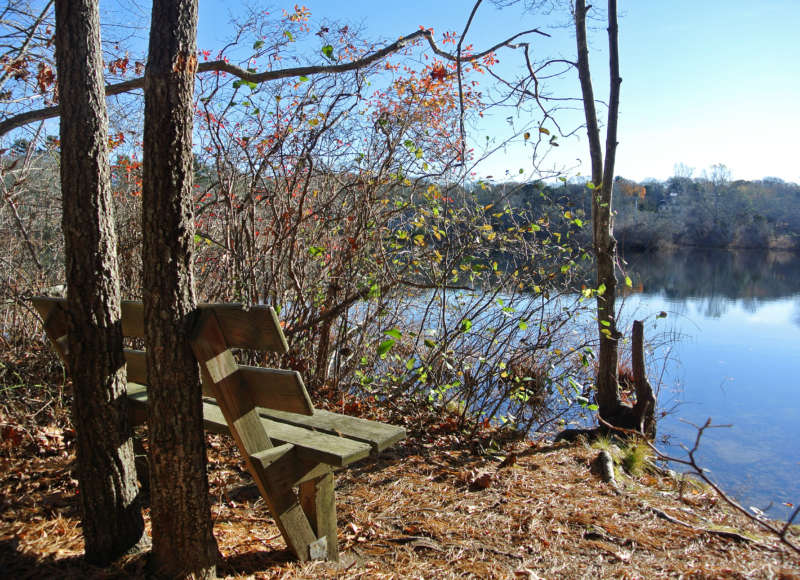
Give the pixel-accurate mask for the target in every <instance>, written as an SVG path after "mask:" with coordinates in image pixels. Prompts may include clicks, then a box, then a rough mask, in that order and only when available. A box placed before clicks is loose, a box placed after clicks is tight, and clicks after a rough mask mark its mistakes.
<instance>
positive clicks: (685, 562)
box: [0, 398, 800, 580]
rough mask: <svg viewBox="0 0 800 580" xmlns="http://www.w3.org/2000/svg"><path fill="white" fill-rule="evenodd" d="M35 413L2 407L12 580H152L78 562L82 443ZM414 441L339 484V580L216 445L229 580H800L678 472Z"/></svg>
mask: <svg viewBox="0 0 800 580" xmlns="http://www.w3.org/2000/svg"><path fill="white" fill-rule="evenodd" d="M26 405H27V406H28V411H27V412H26V414H25V415H24V419H23V420H18V417H20V416H22V415H19V411H20V410H21V409H20V408H19V407H18V406H14V405H8V404H5V403H4V402H3V401H2V400H0V578H15V579H23V578H63V579H70V578H138V577H141V578H144V577H145V572H144V570H145V564H146V554H145V555H138V556H130V557H127V558H124V559H122V560H121V561H120V562H118V563H117V564H115V565H114V566H112V567H111V568H108V569H104V570H103V569H98V568H94V567H92V566H89V565H87V564H85V563H84V562H83V561H82V559H81V555H82V551H83V540H82V537H81V528H80V517H79V516H80V514H79V512H80V508H79V504H78V497H77V481H76V480H75V478H74V475H73V471H72V470H73V465H74V452H73V445H72V438H73V437H74V432H73V431H72V430H71V429H70V428H69V426H68V425H65V423H64V417H65V416H66V413H65V411H64V409H63V408H61V410H60V412H54V408H57V407H58V403H57V402H56V403H53V402H52V401H48V400H47V399H46V398H43V399H41V400H38V401H37V400H36V399H35V398H34V399H33V401H31V399H30V398H27V399H26ZM42 405H44V406H46V407H43V408H39V412H38V413H36V411H35V410H34V411H32V412H31V410H33V409H36V408H37V406H42ZM34 413H36V414H35V415H34ZM59 417H61V419H60V420H59ZM44 418H49V419H48V420H44ZM412 432H416V433H417V434H416V435H415V436H412V437H409V439H408V440H406V441H404V442H402V443H399V444H397V445H396V446H395V447H394V448H392V449H390V450H388V451H386V452H384V453H383V454H382V455H381V456H380V457H379V458H378V459H377V460H373V461H365V462H362V463H360V464H357V465H355V466H353V467H352V468H350V469H347V470H345V471H343V472H341V473H339V474H338V475H337V485H336V492H337V516H338V529H339V538H338V539H339V546H340V551H341V561H340V562H339V563H335V564H334V563H324V562H312V563H298V562H296V561H295V560H294V559H293V557H292V555H291V553H290V552H289V551H288V550H287V549H286V546H285V544H284V542H283V539H282V538H281V536H280V533H279V532H278V529H277V527H276V526H275V524H274V522H273V520H272V518H271V516H270V514H269V512H268V510H267V507H266V505H265V504H264V502H263V500H262V499H261V498H260V496H259V495H258V492H257V490H256V488H255V486H254V484H253V483H252V479H251V478H250V476H249V475H248V474H247V472H246V471H245V469H244V464H243V461H242V460H241V459H240V458H239V456H238V453H237V452H236V450H235V446H234V445H233V442H232V440H231V439H230V438H228V437H225V436H217V435H210V436H209V438H208V443H209V445H208V449H209V471H208V473H209V481H210V485H211V498H212V508H211V509H212V516H213V518H214V529H215V535H216V538H217V542H218V544H219V551H220V555H221V558H220V564H219V566H218V574H219V576H220V577H230V578H463V577H474V578H605V577H608V578H630V579H632V578H676V577H680V578H780V579H783V580H789V579H800V558H798V556H797V554H795V553H793V552H789V551H788V550H787V549H786V548H785V547H782V546H781V545H780V543H779V542H778V541H777V540H775V539H774V538H770V537H768V536H766V535H765V534H764V533H763V532H762V531H761V530H760V529H759V528H758V527H757V526H756V525H755V524H754V523H753V522H752V521H750V520H748V519H746V518H744V517H742V516H740V515H738V514H734V513H732V511H731V509H730V508H728V507H727V506H726V505H725V504H724V502H722V501H720V500H719V498H718V497H717V496H716V495H714V493H713V492H712V491H711V490H709V489H707V488H704V487H701V486H699V485H696V484H693V483H687V482H685V481H684V482H683V483H681V478H676V477H674V476H671V475H670V474H668V473H667V472H664V471H661V470H656V469H651V470H649V471H648V470H645V471H644V472H643V473H642V474H641V475H639V476H638V477H631V476H628V475H625V474H624V473H622V472H621V471H622V470H620V472H621V473H620V474H618V482H619V488H618V489H615V488H613V487H611V486H610V485H608V484H606V483H603V481H602V480H601V479H600V478H599V477H597V476H596V475H594V474H593V473H592V472H591V471H590V464H591V462H592V459H593V458H594V457H595V456H596V455H597V453H598V451H597V450H596V449H594V448H592V447H591V446H589V445H588V444H586V443H585V442H580V441H579V442H577V443H558V444H554V443H551V442H549V441H547V440H543V441H539V442H530V441H526V442H517V443H516V444H513V445H511V446H507V447H506V448H505V449H504V450H503V451H502V453H501V452H499V451H495V452H493V453H492V452H488V451H487V450H486V448H485V447H484V445H483V444H484V443H485V441H483V442H481V441H465V440H464V438H463V436H462V435H461V434H460V433H459V432H458V431H456V430H454V429H451V428H450V425H449V424H448V422H447V421H446V420H444V421H443V420H442V418H441V417H439V418H438V420H437V422H436V423H434V424H429V425H428V428H427V429H424V430H423V431H422V432H424V433H426V435H425V436H420V435H419V433H420V431H419V430H416V429H412ZM148 515H149V513H148V510H145V518H148ZM148 523H149V522H148ZM732 532H733V533H732ZM792 533H793V539H794V541H795V543H797V542H798V541H800V530H798V529H794V530H793V531H791V532H790V534H792Z"/></svg>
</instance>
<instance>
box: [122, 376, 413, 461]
mask: <svg viewBox="0 0 800 580" xmlns="http://www.w3.org/2000/svg"><path fill="white" fill-rule="evenodd" d="M128 400H129V401H130V402H131V403H132V404H131V405H130V409H131V420H132V423H133V424H134V425H139V424H142V423H144V421H145V420H146V417H147V386H146V385H140V384H138V383H128ZM258 412H259V413H258V414H259V417H260V419H261V423H262V425H264V428H265V429H266V430H267V431H268V432H269V435H270V439H272V440H274V441H276V442H278V443H291V444H293V445H295V446H296V447H297V448H298V451H299V452H300V454H301V456H303V458H304V459H307V460H308V461H309V462H317V463H326V464H327V465H330V466H331V467H345V466H347V465H350V464H351V463H354V462H356V461H358V460H360V459H364V458H365V457H368V456H369V455H370V454H372V453H377V452H379V451H383V450H384V449H386V448H387V447H389V446H390V445H392V444H393V443H396V442H397V441H400V440H401V439H403V438H404V437H405V429H403V428H402V427H395V426H393V425H385V424H383V423H378V422H376V421H368V420H366V419H360V418H358V417H348V416H347V415H339V414H337V413H331V412H329V411H323V410H319V409H315V410H314V414H313V415H298V414H296V413H287V412H282V411H273V410H271V409H263V408H259V409H258ZM203 420H204V423H205V428H206V429H207V430H208V431H211V432H212V433H224V434H230V429H229V428H228V423H227V422H226V421H225V417H223V415H222V410H221V409H220V408H219V405H217V403H216V401H215V400H214V399H212V398H209V397H204V399H203ZM385 427H391V429H385Z"/></svg>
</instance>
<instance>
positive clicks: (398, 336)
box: [383, 328, 403, 340]
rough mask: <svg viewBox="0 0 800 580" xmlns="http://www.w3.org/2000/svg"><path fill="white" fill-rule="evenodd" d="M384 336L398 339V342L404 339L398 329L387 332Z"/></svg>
mask: <svg viewBox="0 0 800 580" xmlns="http://www.w3.org/2000/svg"><path fill="white" fill-rule="evenodd" d="M383 334H385V335H386V336H391V337H392V338H396V339H397V340H400V339H401V338H402V337H403V333H402V332H400V331H399V330H397V329H396V328H392V329H391V330H387V331H385V332H384V333H383Z"/></svg>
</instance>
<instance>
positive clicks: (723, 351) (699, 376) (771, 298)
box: [622, 250, 800, 517]
mask: <svg viewBox="0 0 800 580" xmlns="http://www.w3.org/2000/svg"><path fill="white" fill-rule="evenodd" d="M625 258H626V260H627V263H628V264H627V266H626V269H627V272H626V273H627V274H628V275H629V276H631V278H632V279H633V282H634V287H635V288H636V289H638V290H640V292H637V293H634V294H632V295H630V296H628V297H626V298H625V301H624V304H623V311H622V312H623V313H622V318H623V319H628V320H631V319H633V318H645V317H647V316H649V318H647V324H646V330H645V332H646V335H647V337H648V339H649V340H652V341H655V342H660V341H663V345H662V346H661V347H660V348H658V350H657V354H656V356H655V360H654V361H653V362H654V363H655V365H653V366H654V367H655V368H656V369H658V370H660V369H661V364H660V360H659V359H663V358H664V357H665V356H666V355H667V354H668V355H669V358H670V360H669V361H667V364H666V365H664V368H665V373H664V376H663V379H662V387H661V388H662V392H661V394H660V404H661V407H662V409H663V410H669V409H670V408H671V407H673V406H674V405H675V404H676V403H678V404H677V407H675V408H674V409H673V410H672V411H671V412H670V413H669V414H668V415H667V416H666V417H665V418H664V419H662V420H661V422H660V424H659V434H660V435H668V436H669V437H670V444H671V446H670V447H671V451H673V452H676V453H678V454H680V453H682V452H681V450H680V449H679V448H678V447H677V445H678V444H680V443H684V444H687V445H689V446H691V445H692V444H693V442H694V439H695V436H696V433H697V430H696V429H695V428H694V427H693V426H691V425H687V424H686V423H684V422H683V421H689V422H691V423H695V424H698V425H701V424H703V423H704V422H705V421H706V419H707V418H709V417H711V418H712V419H713V423H714V424H720V425H721V424H730V425H732V426H731V427H729V428H721V429H713V430H711V431H708V432H707V434H706V435H704V437H703V440H702V444H701V447H700V453H699V454H698V455H699V457H700V459H701V461H702V464H703V465H704V466H706V467H708V468H709V469H710V470H711V473H712V476H713V477H714V478H715V479H716V480H717V481H718V482H719V483H721V484H722V486H723V488H725V489H726V490H729V491H730V492H731V493H732V494H733V495H734V496H735V497H736V498H737V499H739V500H740V501H741V503H742V504H743V505H744V506H745V507H749V506H755V507H758V508H759V509H762V510H764V511H766V512H768V513H769V514H770V515H772V516H773V517H786V516H787V515H788V513H789V512H790V511H791V510H790V508H789V507H787V506H786V505H784V502H787V503H792V504H795V505H797V504H798V503H800V378H798V375H799V374H800V256H795V255H791V254H776V253H766V252H755V251H750V252H743V251H739V252H731V251H722V250H714V251H709V250H704V251H697V250H693V251H681V252H675V253H671V254H642V255H638V254H630V253H628V254H627V255H626V256H625ZM660 311H665V312H667V313H668V316H667V318H666V319H656V318H655V315H656V314H657V313H658V312H660ZM676 339H677V340H676ZM654 374H657V373H654V371H653V370H651V377H650V378H651V382H653V383H654V384H655V383H656V382H657V381H658V379H659V377H658V376H653V375H654Z"/></svg>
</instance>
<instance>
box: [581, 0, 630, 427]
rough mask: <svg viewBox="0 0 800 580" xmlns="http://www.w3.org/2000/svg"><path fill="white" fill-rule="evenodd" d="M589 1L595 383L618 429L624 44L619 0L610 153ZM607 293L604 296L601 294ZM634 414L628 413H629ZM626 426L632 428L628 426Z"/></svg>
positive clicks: (613, 30) (611, 9)
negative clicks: (615, 217)
mask: <svg viewBox="0 0 800 580" xmlns="http://www.w3.org/2000/svg"><path fill="white" fill-rule="evenodd" d="M587 10H588V8H587V6H586V2H585V0H576V2H575V33H576V38H577V43H578V77H579V78H580V83H581V92H582V97H583V109H584V114H585V118H586V132H587V134H588V137H589V154H590V157H591V162H592V186H593V189H592V190H591V194H592V241H593V244H594V255H595V261H596V267H597V288H598V293H597V328H598V332H599V335H600V352H599V354H598V370H597V381H596V388H597V393H596V400H597V405H598V406H599V412H600V416H601V417H602V418H603V420H605V421H607V422H608V423H611V424H613V425H619V426H623V425H620V424H619V423H620V420H621V417H620V414H621V413H622V414H625V412H626V411H625V407H624V406H623V405H622V401H621V400H620V396H619V385H618V376H617V372H618V371H617V366H618V359H619V352H618V344H617V343H618V340H619V338H620V333H619V331H618V330H617V323H616V319H615V312H616V296H617V276H616V271H615V267H616V264H615V263H616V257H617V256H616V251H617V249H616V245H617V242H616V240H615V239H614V234H613V227H614V226H613V222H612V202H613V192H614V162H615V159H616V150H617V118H618V116H619V89H620V84H621V83H622V79H621V78H620V76H619V50H618V48H619V45H618V40H617V6H616V0H609V2H608V46H609V73H610V77H611V87H610V91H609V100H608V120H607V122H606V151H605V163H604V162H603V149H602V146H601V144H600V128H599V125H598V122H597V109H596V107H595V99H594V89H593V87H592V78H591V74H590V71H589V47H588V43H587V39H586V12H587ZM600 290H602V291H600ZM628 409H629V408H628ZM625 426H627V425H625Z"/></svg>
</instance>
